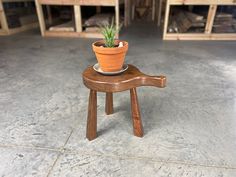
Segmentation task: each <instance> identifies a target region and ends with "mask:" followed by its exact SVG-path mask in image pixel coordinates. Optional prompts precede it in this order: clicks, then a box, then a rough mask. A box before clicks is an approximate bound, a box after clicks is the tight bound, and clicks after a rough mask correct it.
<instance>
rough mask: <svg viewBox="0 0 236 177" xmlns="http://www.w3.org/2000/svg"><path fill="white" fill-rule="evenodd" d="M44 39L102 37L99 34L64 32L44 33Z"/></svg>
mask: <svg viewBox="0 0 236 177" xmlns="http://www.w3.org/2000/svg"><path fill="white" fill-rule="evenodd" d="M45 37H83V38H99V39H102V38H103V36H102V34H100V33H92V32H90V33H89V32H80V33H78V32H64V31H45Z"/></svg>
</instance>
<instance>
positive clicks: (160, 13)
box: [157, 0, 163, 26]
mask: <svg viewBox="0 0 236 177" xmlns="http://www.w3.org/2000/svg"><path fill="white" fill-rule="evenodd" d="M162 4H163V0H159V7H158V17H157V18H158V20H157V25H158V26H161V16H162Z"/></svg>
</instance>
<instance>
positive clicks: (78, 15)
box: [74, 5, 82, 32]
mask: <svg viewBox="0 0 236 177" xmlns="http://www.w3.org/2000/svg"><path fill="white" fill-rule="evenodd" d="M74 13H75V30H76V32H82V17H81V9H80V6H79V5H75V6H74Z"/></svg>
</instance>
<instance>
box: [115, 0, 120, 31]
mask: <svg viewBox="0 0 236 177" xmlns="http://www.w3.org/2000/svg"><path fill="white" fill-rule="evenodd" d="M115 20H116V30H117V31H119V28H120V8H119V0H116V6H115Z"/></svg>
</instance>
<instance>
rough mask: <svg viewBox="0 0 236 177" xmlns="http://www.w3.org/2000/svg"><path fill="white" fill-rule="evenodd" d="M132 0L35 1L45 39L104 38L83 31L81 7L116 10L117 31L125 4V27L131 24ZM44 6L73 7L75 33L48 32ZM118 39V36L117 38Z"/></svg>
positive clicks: (68, 31) (97, 34)
mask: <svg viewBox="0 0 236 177" xmlns="http://www.w3.org/2000/svg"><path fill="white" fill-rule="evenodd" d="M129 1H130V0H35V3H36V9H37V14H38V18H39V24H40V30H41V35H42V36H45V37H84V38H102V36H101V34H100V33H96V32H85V31H83V30H82V15H81V6H97V7H99V6H111V7H114V8H115V23H116V27H117V29H118V28H119V17H120V12H119V6H120V4H125V25H128V24H129V20H128V18H129V14H130V13H129V3H130V2H129ZM42 5H61V6H73V8H74V18H75V19H74V20H75V31H70V30H66V28H65V30H64V31H53V30H50V31H49V30H47V29H46V25H45V20H44V19H45V18H44V14H43V10H42ZM117 37H118V36H117Z"/></svg>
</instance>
